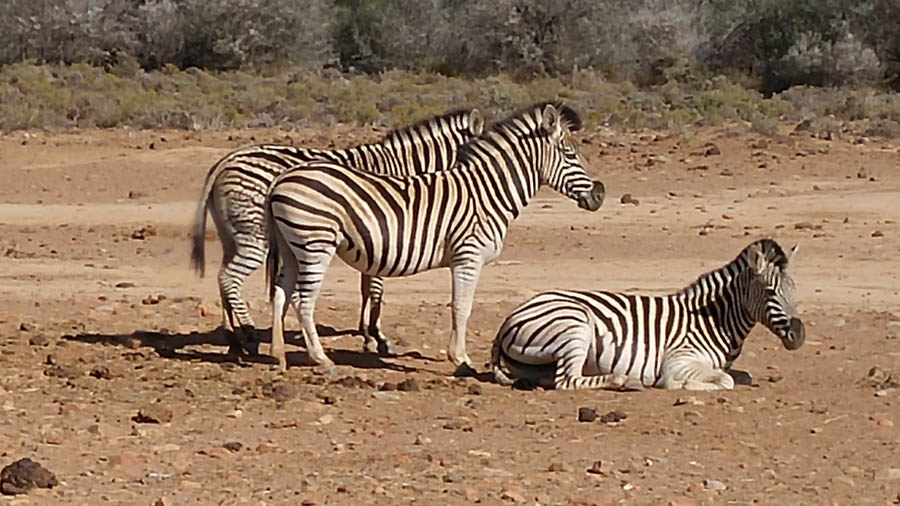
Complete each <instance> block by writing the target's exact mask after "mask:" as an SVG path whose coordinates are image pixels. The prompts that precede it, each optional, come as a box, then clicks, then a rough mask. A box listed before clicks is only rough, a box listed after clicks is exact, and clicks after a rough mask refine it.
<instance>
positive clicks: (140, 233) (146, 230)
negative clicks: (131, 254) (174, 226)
mask: <svg viewBox="0 0 900 506" xmlns="http://www.w3.org/2000/svg"><path fill="white" fill-rule="evenodd" d="M155 235H156V227H154V226H153V225H145V226H143V227H141V228H139V229H137V230H135V231H134V232H132V233H131V238H132V239H135V240H138V241H143V240H144V239H147V238H148V237H153V236H155Z"/></svg>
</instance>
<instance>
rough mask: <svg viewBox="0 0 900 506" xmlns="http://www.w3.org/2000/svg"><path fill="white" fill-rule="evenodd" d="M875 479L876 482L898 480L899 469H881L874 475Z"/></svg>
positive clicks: (899, 477) (899, 478)
mask: <svg viewBox="0 0 900 506" xmlns="http://www.w3.org/2000/svg"><path fill="white" fill-rule="evenodd" d="M875 479H876V480H878V481H894V480H900V467H893V468H888V469H882V470H880V471H878V472H877V473H875Z"/></svg>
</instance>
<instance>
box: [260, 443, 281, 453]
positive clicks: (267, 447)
mask: <svg viewBox="0 0 900 506" xmlns="http://www.w3.org/2000/svg"><path fill="white" fill-rule="evenodd" d="M280 449H281V447H279V446H278V445H277V444H275V443H260V444H259V445H257V447H256V453H259V454H265V453H275V452H277V451H278V450H280Z"/></svg>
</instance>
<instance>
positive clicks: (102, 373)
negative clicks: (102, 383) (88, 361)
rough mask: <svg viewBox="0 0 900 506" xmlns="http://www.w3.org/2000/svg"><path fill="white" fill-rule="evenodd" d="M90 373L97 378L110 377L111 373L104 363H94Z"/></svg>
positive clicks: (106, 378)
mask: <svg viewBox="0 0 900 506" xmlns="http://www.w3.org/2000/svg"><path fill="white" fill-rule="evenodd" d="M90 375H91V376H93V377H94V378H97V379H105V380H108V379H112V377H113V375H112V373H111V372H109V367H106V366H105V365H95V366H94V368H93V369H91V372H90Z"/></svg>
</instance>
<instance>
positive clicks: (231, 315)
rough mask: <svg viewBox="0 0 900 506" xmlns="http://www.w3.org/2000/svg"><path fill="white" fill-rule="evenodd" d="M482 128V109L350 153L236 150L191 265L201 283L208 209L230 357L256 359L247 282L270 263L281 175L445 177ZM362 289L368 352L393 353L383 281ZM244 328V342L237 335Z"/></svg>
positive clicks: (199, 220) (214, 173)
mask: <svg viewBox="0 0 900 506" xmlns="http://www.w3.org/2000/svg"><path fill="white" fill-rule="evenodd" d="M483 128H484V119H483V117H482V116H481V113H479V112H478V110H477V109H472V110H460V111H455V112H450V113H448V114H445V115H442V116H436V117H434V118H430V119H427V120H424V121H422V122H419V123H417V124H414V125H411V126H408V127H405V128H401V129H398V130H394V131H392V132H390V133H388V134H387V135H386V136H385V137H384V138H382V139H381V140H380V141H379V142H377V143H375V144H367V145H362V146H356V147H353V148H350V149H343V150H323V149H307V148H296V147H293V146H280V145H259V146H251V147H246V148H242V149H239V150H237V151H233V152H231V153H230V154H228V155H226V156H225V157H224V158H222V159H221V160H219V161H218V162H217V163H216V164H215V165H213V167H212V168H211V169H210V171H209V173H208V174H207V176H206V182H205V184H204V187H203V197H202V199H201V200H200V204H199V206H198V207H197V214H196V219H195V223H194V229H193V234H192V238H191V240H192V242H193V248H192V251H191V265H192V266H193V267H194V269H195V270H196V271H197V272H198V273H199V274H200V276H202V275H203V273H204V268H205V263H204V251H203V249H204V236H205V234H206V211H207V209H209V211H210V213H211V214H212V216H213V221H215V224H216V229H217V231H218V235H219V239H220V240H221V241H222V255H223V258H222V266H221V268H220V270H219V278H218V281H219V294H220V296H221V298H222V320H223V322H222V324H223V326H224V327H225V328H229V327H230V328H231V329H234V330H235V334H234V335H233V336H232V337H233V341H232V342H231V347H230V349H229V352H230V353H238V354H240V353H241V352H242V351H243V350H242V346H247V349H248V350H250V351H251V352H252V353H254V354H255V353H256V346H257V344H256V343H255V342H251V343H244V344H242V341H246V340H247V338H248V337H255V336H254V332H253V330H254V324H253V319H252V318H251V316H250V311H249V309H248V307H247V304H246V303H245V302H244V298H243V296H242V293H241V289H242V286H243V284H244V280H246V278H247V277H248V276H249V275H250V274H252V273H253V271H255V270H256V269H258V268H259V267H260V266H262V264H263V262H264V259H265V255H266V243H265V229H264V215H265V211H264V208H263V204H264V202H265V196H266V192H267V191H268V189H269V186H270V185H271V183H272V181H273V180H274V179H275V177H276V176H278V175H279V174H281V173H282V172H284V171H285V170H287V169H288V168H290V167H294V166H297V165H298V164H301V163H305V162H309V161H329V162H334V163H338V164H341V165H345V166H347V167H352V168H355V169H359V170H362V171H367V172H372V173H376V174H387V175H393V176H404V175H413V174H421V173H427V172H434V171H438V170H444V169H447V168H449V167H451V166H452V165H453V164H454V163H455V161H456V156H457V151H458V149H459V147H460V146H461V145H462V144H463V143H465V142H466V141H468V140H469V139H471V138H473V137H476V136H478V135H480V134H481V133H482V131H483ZM360 289H361V291H362V310H361V311H360V320H359V330H360V333H362V334H363V337H364V338H365V343H366V344H365V347H366V349H367V350H369V351H372V352H376V351H378V352H382V353H388V354H390V353H393V346H392V345H391V342H390V341H389V340H388V339H387V337H385V336H383V335H382V334H381V329H380V327H381V301H382V296H383V281H382V280H381V279H379V278H372V277H370V276H368V275H366V274H363V275H362V276H361V278H360ZM235 319H236V320H237V323H238V326H236V325H235ZM238 329H240V331H241V332H240V333H241V334H245V335H243V336H241V335H238ZM253 341H255V339H253Z"/></svg>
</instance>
